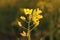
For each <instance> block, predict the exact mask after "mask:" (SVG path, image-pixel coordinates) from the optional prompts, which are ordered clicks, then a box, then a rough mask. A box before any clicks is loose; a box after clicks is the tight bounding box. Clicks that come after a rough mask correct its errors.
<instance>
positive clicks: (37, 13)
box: [18, 8, 43, 36]
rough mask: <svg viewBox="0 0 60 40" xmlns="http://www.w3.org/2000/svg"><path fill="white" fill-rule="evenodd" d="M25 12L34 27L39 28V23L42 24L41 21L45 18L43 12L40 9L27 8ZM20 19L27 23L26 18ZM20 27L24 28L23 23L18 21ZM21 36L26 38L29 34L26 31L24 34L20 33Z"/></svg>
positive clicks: (21, 17)
mask: <svg viewBox="0 0 60 40" xmlns="http://www.w3.org/2000/svg"><path fill="white" fill-rule="evenodd" d="M23 11H24V14H25V15H26V16H27V15H28V18H29V20H30V22H32V21H33V25H34V26H35V27H37V26H38V25H39V22H40V21H39V20H40V19H41V18H43V16H42V15H41V13H42V11H41V10H39V8H37V9H26V8H24V9H23ZM20 19H22V20H23V21H26V17H24V16H20ZM18 25H19V26H22V24H21V22H19V21H18ZM20 34H21V35H22V36H26V34H27V33H26V32H25V31H23V33H20Z"/></svg>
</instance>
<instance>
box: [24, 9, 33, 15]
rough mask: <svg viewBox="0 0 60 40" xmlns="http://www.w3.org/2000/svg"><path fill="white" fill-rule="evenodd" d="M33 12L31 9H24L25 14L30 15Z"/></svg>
mask: <svg viewBox="0 0 60 40" xmlns="http://www.w3.org/2000/svg"><path fill="white" fill-rule="evenodd" d="M32 11H33V9H24V13H25V14H26V15H27V14H31V13H32Z"/></svg>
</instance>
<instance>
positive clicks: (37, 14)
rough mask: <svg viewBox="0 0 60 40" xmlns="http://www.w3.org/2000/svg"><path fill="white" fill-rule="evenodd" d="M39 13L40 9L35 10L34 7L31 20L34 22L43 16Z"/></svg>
mask: <svg viewBox="0 0 60 40" xmlns="http://www.w3.org/2000/svg"><path fill="white" fill-rule="evenodd" d="M40 13H42V11H41V10H39V8H38V9H37V11H36V9H34V11H33V17H32V21H34V22H36V21H37V20H39V19H41V18H43V16H42V15H40Z"/></svg>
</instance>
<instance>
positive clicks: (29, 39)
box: [27, 18, 31, 40]
mask: <svg viewBox="0 0 60 40" xmlns="http://www.w3.org/2000/svg"><path fill="white" fill-rule="evenodd" d="M30 21H31V19H30V18H29V22H28V32H27V34H28V36H27V37H28V40H31V37H30Z"/></svg>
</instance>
